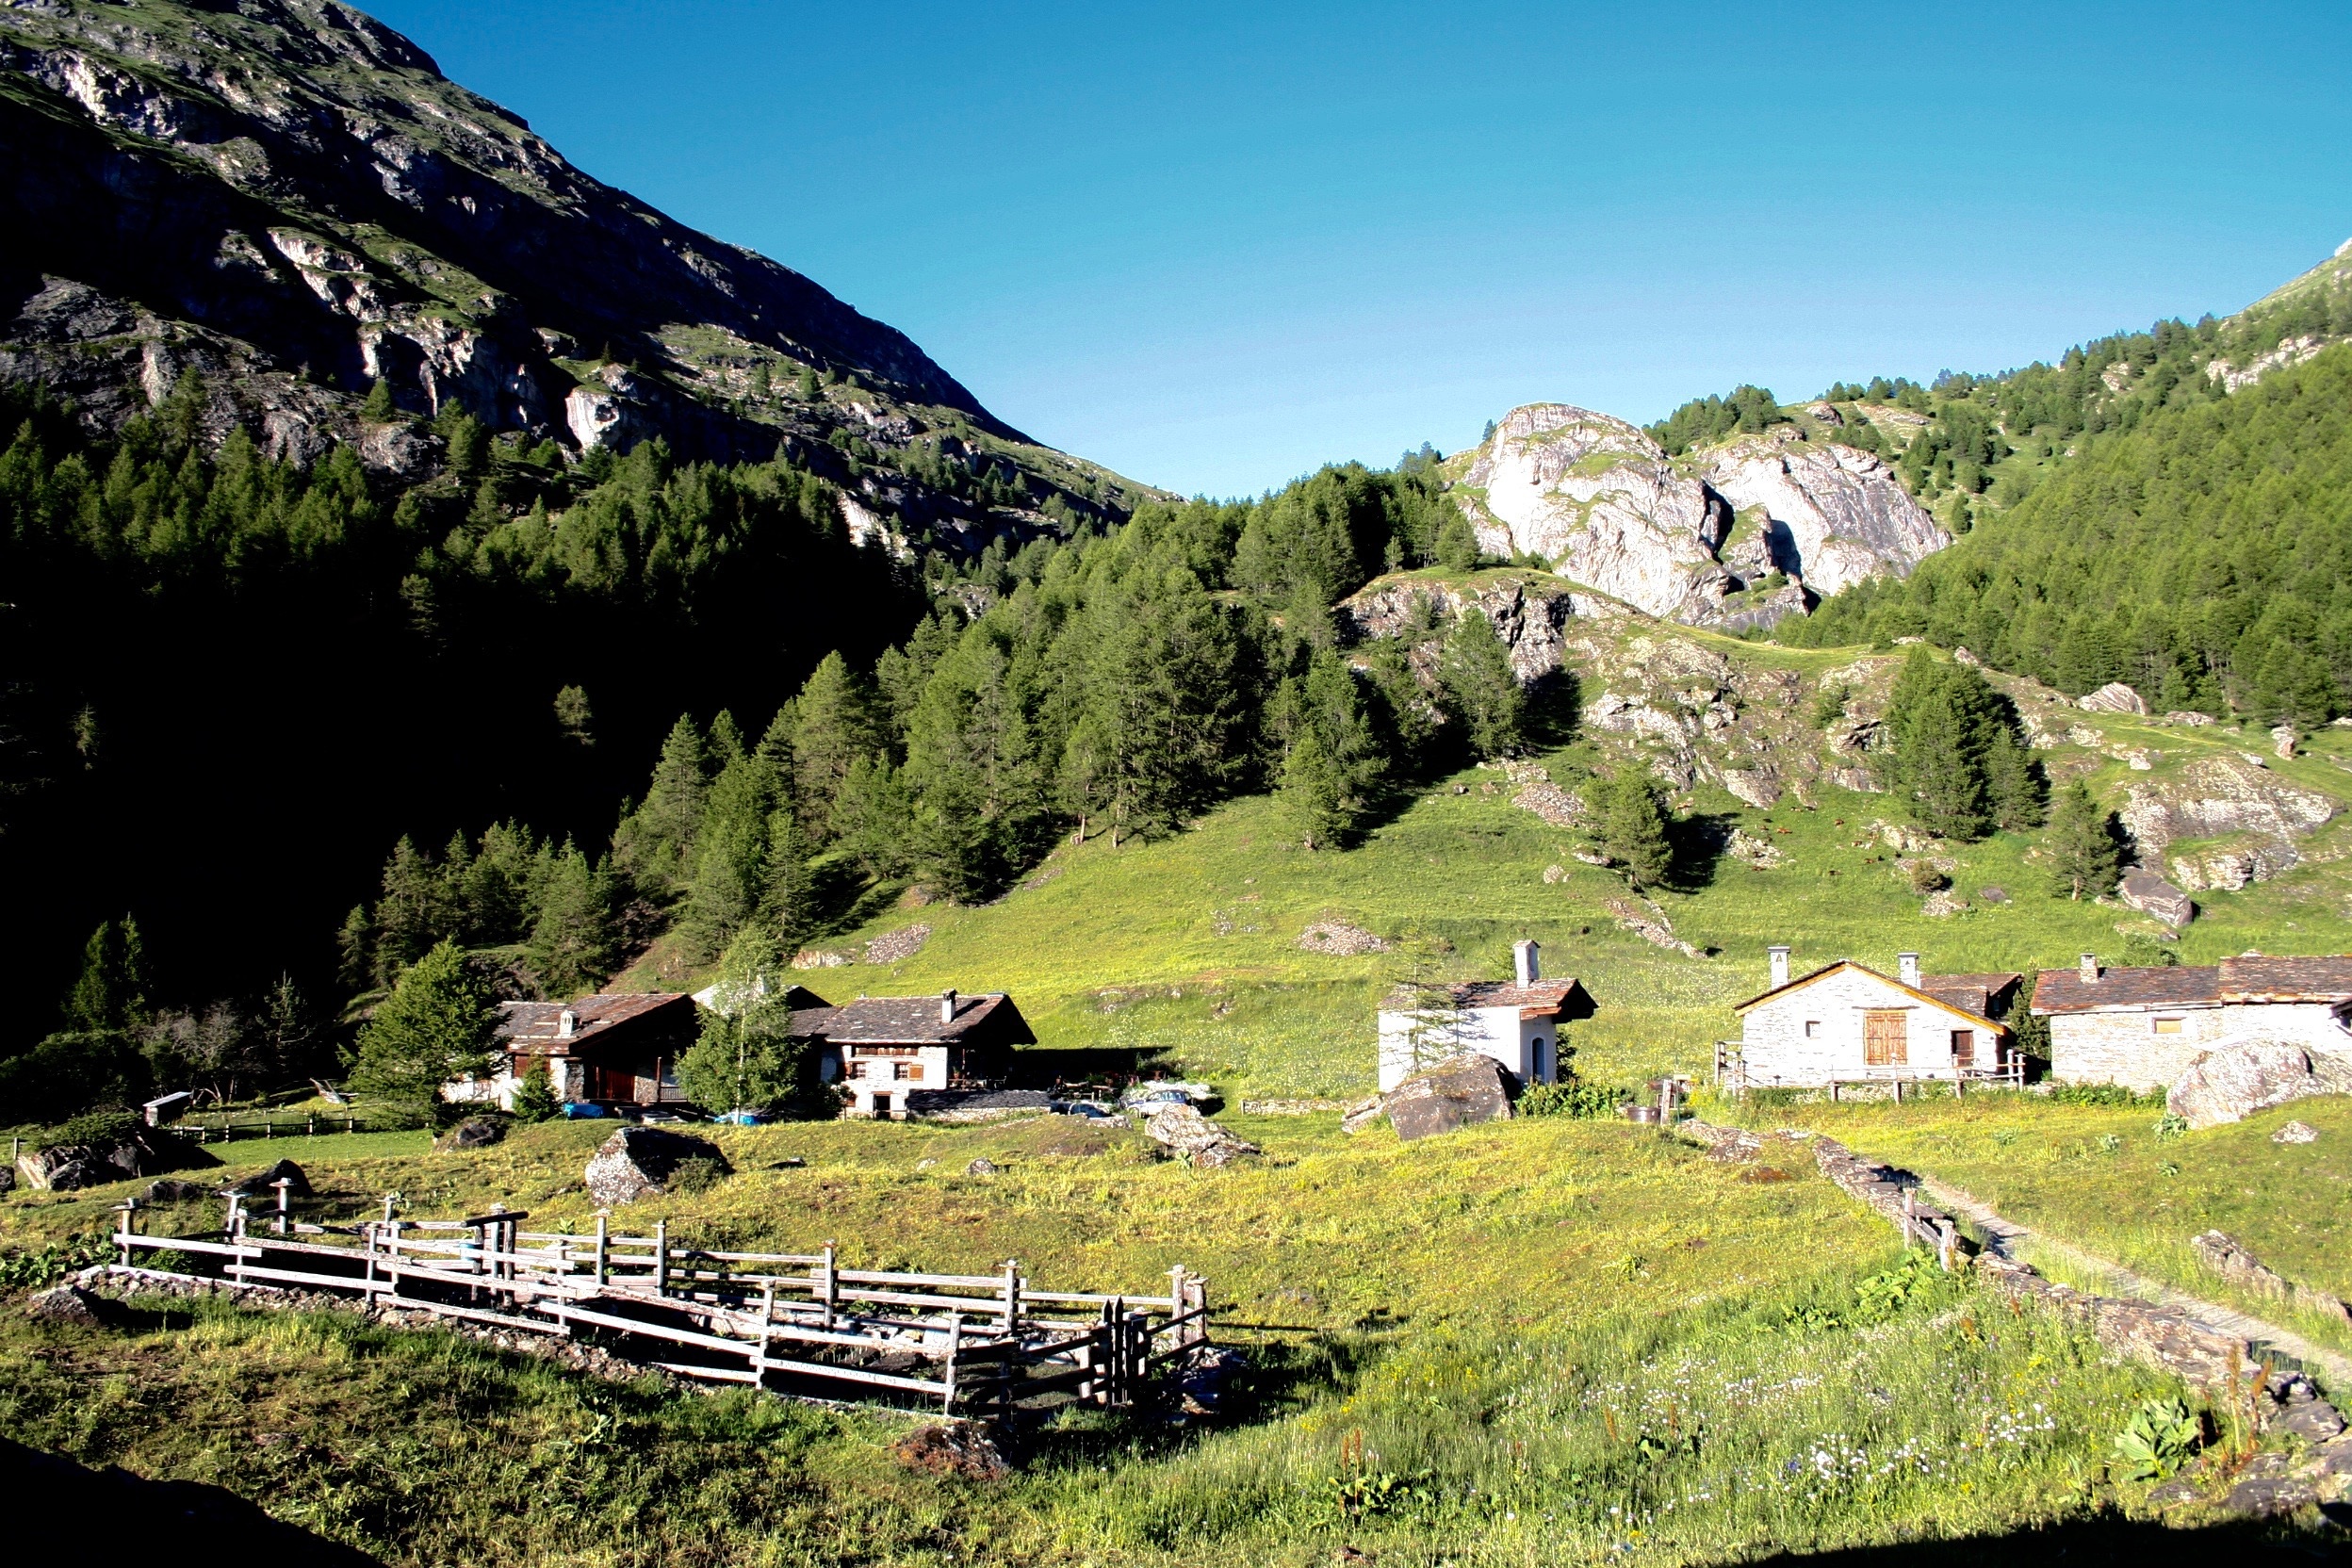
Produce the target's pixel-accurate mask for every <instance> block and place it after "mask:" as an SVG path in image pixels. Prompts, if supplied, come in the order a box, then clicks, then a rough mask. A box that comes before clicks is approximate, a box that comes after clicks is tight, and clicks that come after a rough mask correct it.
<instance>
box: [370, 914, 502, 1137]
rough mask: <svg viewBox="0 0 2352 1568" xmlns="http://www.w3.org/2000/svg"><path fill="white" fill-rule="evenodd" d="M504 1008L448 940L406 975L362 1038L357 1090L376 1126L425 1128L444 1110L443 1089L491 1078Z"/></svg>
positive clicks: (435, 948) (385, 1001) (407, 971)
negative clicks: (485, 1074) (478, 1077)
mask: <svg viewBox="0 0 2352 1568" xmlns="http://www.w3.org/2000/svg"><path fill="white" fill-rule="evenodd" d="M497 1025H498V1008H497V1006H496V1005H493V1003H492V1001H491V997H490V988H489V987H488V986H486V985H484V984H483V983H482V980H481V978H480V977H479V976H477V975H476V974H475V973H474V972H473V971H472V969H471V968H470V967H468V965H467V964H466V956H465V955H464V954H463V953H460V952H459V951H458V950H457V944H456V943H455V942H451V941H447V940H444V941H442V942H440V943H439V944H437V945H436V946H434V947H433V950H432V951H431V952H429V953H427V954H426V955H425V956H423V957H421V958H418V959H417V961H416V962H415V963H413V964H411V965H409V966H408V968H407V969H405V970H403V971H402V972H401V973H400V981H399V983H398V984H396V985H395V986H394V987H393V988H392V994H391V995H390V996H388V997H386V998H385V999H384V1003H383V1004H382V1005H380V1006H378V1007H377V1009H376V1014H375V1017H373V1018H372V1019H370V1020H368V1022H367V1024H366V1025H365V1026H363V1027H362V1028H361V1030H360V1032H359V1038H358V1040H357V1041H356V1042H355V1043H354V1045H353V1047H352V1051H351V1058H350V1064H349V1065H350V1073H349V1084H350V1087H351V1090H352V1092H353V1093H354V1094H355V1095H357V1096H359V1097H360V1100H361V1103H362V1104H363V1105H364V1106H365V1108H366V1110H367V1112H368V1116H369V1118H370V1119H381V1120H383V1121H385V1122H388V1123H390V1124H392V1125H395V1126H409V1127H422V1126H425V1125H427V1124H429V1123H430V1122H431V1121H433V1119H434V1117H435V1115H436V1113H437V1112H438V1110H439V1108H440V1105H441V1086H443V1085H444V1084H447V1083H449V1082H451V1081H452V1080H455V1079H460V1078H466V1077H470V1076H473V1075H475V1074H478V1073H481V1072H482V1071H484V1070H487V1069H488V1068H489V1067H490V1065H491V1063H492V1060H493V1056H492V1054H491V1049H490V1048H491V1040H492V1037H493V1033H494V1031H495V1030H496V1028H497Z"/></svg>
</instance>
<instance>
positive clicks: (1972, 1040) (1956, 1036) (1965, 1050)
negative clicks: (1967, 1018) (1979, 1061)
mask: <svg viewBox="0 0 2352 1568" xmlns="http://www.w3.org/2000/svg"><path fill="white" fill-rule="evenodd" d="M1952 1066H1954V1067H1961V1068H1972V1067H1974V1066H1976V1031H1975V1030H1973V1029H1954V1030H1953V1031H1952Z"/></svg>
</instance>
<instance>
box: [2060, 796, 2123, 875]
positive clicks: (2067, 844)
mask: <svg viewBox="0 0 2352 1568" xmlns="http://www.w3.org/2000/svg"><path fill="white" fill-rule="evenodd" d="M2117 838H2118V835H2117V833H2116V828H2115V817H2114V815H2113V814H2112V813H2111V812H2109V811H2108V810H2107V809H2105V808H2104V807H2102V806H2100V805H2099V802H2098V801H2097V800H2095V799H2094V798H2092V795H2091V792H2090V790H2089V788H2088V787H2087V786H2085V785H2083V784H2082V783H2079V782H2078V783H2073V784H2069V785H2067V786H2066V788H2065V789H2063V790H2060V791H2059V792H2058V795H2057V799H2056V800H2055V801H2054V802H2053V803H2052V805H2051V809H2050V836H2049V838H2048V839H2047V840H2045V841H2044V843H2043V853H2044V854H2045V855H2046V856H2047V858H2048V859H2049V862H2050V891H2051V893H2053V894H2055V895H2057V896H2059V897H2062V898H2069V899H2082V898H2097V897H2099V896H2100V895H2101V894H2104V893H2106V892H2109V891H2111V890H2113V889H2114V888H2115V878H2116V876H2117V874H2119V873H2120V872H2121V871H2122V868H2123V850H2122V846H2121V845H2120V844H2119V843H2118V842H2117Z"/></svg>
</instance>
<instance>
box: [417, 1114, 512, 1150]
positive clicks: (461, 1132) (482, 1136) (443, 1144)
mask: <svg viewBox="0 0 2352 1568" xmlns="http://www.w3.org/2000/svg"><path fill="white" fill-rule="evenodd" d="M504 1136H506V1123H505V1122H504V1121H502V1120H500V1119H498V1118H497V1117H489V1116H469V1117H467V1118H466V1119H465V1120H463V1121H461V1122H459V1123H458V1124H457V1125H456V1126H454V1127H452V1128H450V1129H449V1131H448V1132H446V1133H444V1134H442V1135H440V1136H439V1137H437V1138H435V1139H433V1148H435V1149H437V1150H440V1151H441V1152H444V1153H447V1152H449V1151H451V1150H457V1149H487V1148H489V1147H490V1146H491V1145H492V1144H494V1143H496V1142H498V1140H499V1139H500V1138H502V1137H504Z"/></svg>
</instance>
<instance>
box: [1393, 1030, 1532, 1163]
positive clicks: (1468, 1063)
mask: <svg viewBox="0 0 2352 1568" xmlns="http://www.w3.org/2000/svg"><path fill="white" fill-rule="evenodd" d="M1381 1102H1382V1104H1383V1105H1384V1107H1385V1108H1386V1109H1387V1111H1388V1120H1389V1125H1391V1126H1393V1127H1395V1128H1396V1129H1397V1136H1398V1137H1399V1138H1402V1139H1403V1140H1404V1141H1405V1142H1407V1143H1411V1142H1413V1140H1414V1139H1416V1138H1426V1137H1429V1135H1432V1134H1435V1133H1450V1132H1452V1131H1454V1130H1455V1129H1456V1128H1458V1127H1469V1126H1474V1125H1476V1124H1477V1123H1479V1122H1482V1121H1501V1120H1503V1119H1506V1118H1508V1117H1509V1116H1510V1115H1511V1094H1510V1089H1509V1086H1508V1084H1507V1083H1506V1081H1505V1079H1504V1077H1503V1066H1502V1064H1501V1063H1500V1062H1498V1061H1496V1060H1495V1058H1494V1057H1492V1056H1486V1055H1481V1054H1478V1052H1475V1051H1465V1052H1462V1054H1459V1055H1454V1056H1448V1057H1446V1059H1445V1060H1444V1061H1442V1062H1440V1063H1438V1064H1437V1065H1436V1066H1435V1067H1433V1068H1430V1069H1429V1070H1428V1071H1426V1072H1422V1073H1419V1074H1416V1075H1415V1076H1413V1077H1411V1078H1408V1079H1406V1080H1405V1081H1404V1082H1403V1083H1401V1084H1399V1085H1397V1086H1396V1087H1395V1088H1393V1089H1391V1090H1389V1091H1388V1093H1387V1094H1385V1095H1383V1096H1381Z"/></svg>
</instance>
